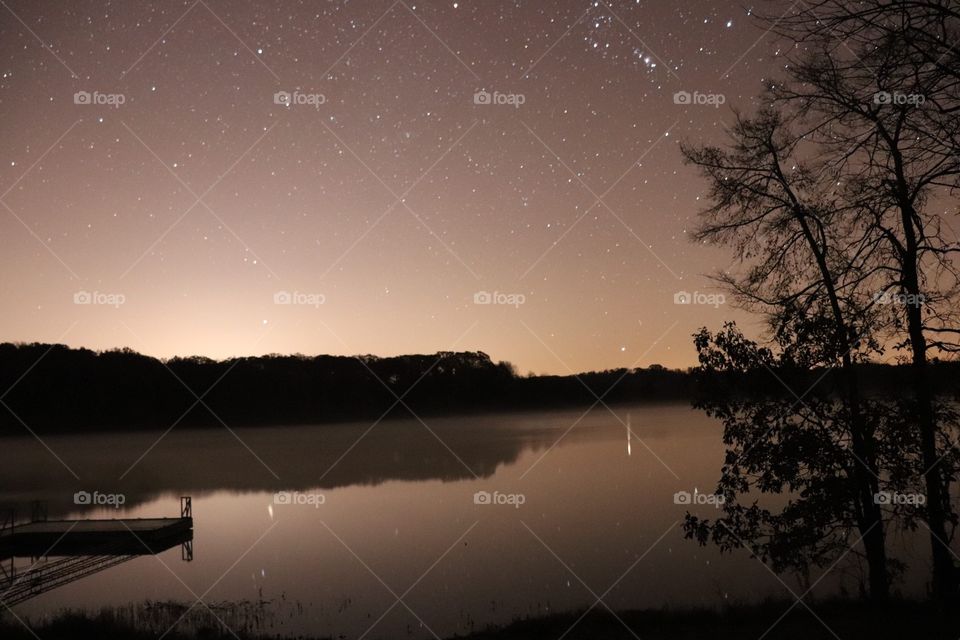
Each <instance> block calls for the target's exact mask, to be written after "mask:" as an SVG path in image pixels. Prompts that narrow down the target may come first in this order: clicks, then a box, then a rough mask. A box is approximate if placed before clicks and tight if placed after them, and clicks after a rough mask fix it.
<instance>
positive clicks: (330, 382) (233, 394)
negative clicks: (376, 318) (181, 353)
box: [0, 344, 960, 435]
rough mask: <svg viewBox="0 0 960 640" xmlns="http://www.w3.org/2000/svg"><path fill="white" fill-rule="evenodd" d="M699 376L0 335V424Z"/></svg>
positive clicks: (677, 392)
mask: <svg viewBox="0 0 960 640" xmlns="http://www.w3.org/2000/svg"><path fill="white" fill-rule="evenodd" d="M939 366H941V367H943V369H944V371H943V375H938V376H934V377H933V378H934V379H938V380H943V381H945V382H944V383H943V384H948V382H946V381H951V380H957V379H960V376H958V375H957V374H958V373H960V366H958V365H957V364H956V363H952V364H942V365H939ZM947 369H949V371H948V370H947ZM908 375H909V373H908V372H907V371H905V370H903V369H901V368H898V367H888V366H882V365H864V366H863V379H864V382H865V386H866V387H867V388H868V389H874V390H877V391H878V392H883V391H884V390H885V389H886V390H892V389H898V388H902V386H903V384H904V383H905V382H906V381H907V379H908ZM762 382H764V383H769V380H764V381H762ZM698 384H701V385H702V384H703V382H701V381H698V380H697V378H696V377H695V376H694V375H693V374H692V373H691V372H684V371H675V370H668V369H666V368H664V367H661V366H658V365H651V366H650V367H647V368H644V369H612V370H607V371H600V372H590V373H582V374H578V375H577V376H518V375H517V374H516V373H515V371H514V369H513V366H512V365H510V364H509V363H507V362H494V361H492V360H491V359H490V357H489V356H487V354H485V353H482V352H441V353H437V354H433V355H409V356H397V357H391V358H378V357H375V356H360V357H346V356H314V357H308V356H300V355H292V356H278V355H267V356H261V357H249V358H234V359H230V360H224V361H215V360H210V359H206V358H200V357H193V358H174V359H171V360H168V361H161V360H158V359H156V358H152V357H149V356H144V355H141V354H138V353H136V352H134V351H131V350H128V349H124V350H118V351H107V352H102V353H97V352H94V351H90V350H87V349H70V348H68V347H66V346H63V345H47V344H27V345H24V344H21V345H15V344H0V388H3V389H11V387H12V389H11V390H10V392H9V393H8V394H7V395H6V396H5V397H4V402H5V403H6V404H7V405H8V406H9V407H10V409H11V410H12V411H4V412H2V413H0V430H2V432H3V433H7V434H18V435H19V434H23V433H25V428H24V424H23V423H25V424H26V425H29V427H30V429H32V430H33V431H35V432H37V433H41V434H43V433H53V432H61V433H63V432H88V431H91V430H97V429H122V430H124V431H132V430H137V429H148V428H167V427H169V426H170V425H171V424H178V425H181V424H182V425H189V426H201V425H203V426H206V425H210V426H217V427H219V426H221V424H220V419H222V420H223V421H224V422H226V423H227V424H229V425H231V426H240V425H264V424H271V425H274V424H304V423H321V422H340V421H347V420H375V419H377V418H378V417H380V416H381V415H384V414H388V417H409V415H410V414H409V412H408V411H407V409H406V407H405V406H404V404H405V405H406V406H408V407H409V408H410V409H412V410H413V411H415V412H416V413H417V414H418V415H442V414H454V413H473V412H483V411H502V410H516V409H543V408H551V407H572V406H589V405H591V404H593V403H594V401H595V400H596V397H595V395H594V394H596V395H598V396H603V399H604V402H606V403H608V404H610V403H618V402H636V401H646V400H652V401H671V400H687V399H690V398H692V397H695V396H696V395H697V391H698V389H697V387H698ZM954 386H955V385H954ZM397 396H400V397H402V398H403V404H400V403H397ZM197 397H200V398H202V402H198V401H197ZM14 414H15V415H14ZM218 418H219V419H218ZM21 420H22V421H23V423H21Z"/></svg>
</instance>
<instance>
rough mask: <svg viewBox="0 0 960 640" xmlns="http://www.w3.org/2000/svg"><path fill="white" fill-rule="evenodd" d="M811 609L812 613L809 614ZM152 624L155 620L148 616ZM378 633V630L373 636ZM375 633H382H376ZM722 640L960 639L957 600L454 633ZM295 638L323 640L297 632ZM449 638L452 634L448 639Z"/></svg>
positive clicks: (48, 635)
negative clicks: (946, 604) (937, 604)
mask: <svg viewBox="0 0 960 640" xmlns="http://www.w3.org/2000/svg"><path fill="white" fill-rule="evenodd" d="M811 609H812V612H811ZM153 622H156V620H153ZM157 635H158V634H157V631H156V630H153V629H151V630H137V629H134V628H133V626H132V625H131V623H130V622H129V621H126V616H118V615H116V614H115V613H113V612H110V611H106V612H103V613H101V614H99V615H97V616H93V617H90V616H86V615H81V614H72V613H68V614H63V615H60V616H58V617H55V618H54V619H52V620H49V621H47V622H43V623H34V624H32V625H31V629H27V628H26V627H25V626H24V625H23V624H22V623H20V622H19V621H17V620H16V619H14V618H13V617H12V616H11V615H10V614H9V613H5V614H4V615H3V616H2V617H0V637H2V638H5V639H9V640H36V638H37V637H39V638H42V639H43V640H86V639H87V638H91V639H92V638H97V639H100V638H111V640H146V639H148V638H149V639H151V640H153V639H155V638H156V637H157ZM373 635H374V636H376V634H375V632H374V634H373ZM294 637H295V636H284V635H282V634H279V635H278V634H277V633H276V632H272V633H254V632H250V631H242V630H241V631H235V630H228V629H226V628H224V627H223V626H222V625H220V624H218V623H217V622H216V621H215V620H214V619H213V617H212V616H210V618H209V620H208V622H207V623H204V624H194V625H193V626H192V627H191V628H190V629H189V631H180V630H177V631H171V632H169V633H167V634H166V635H164V638H166V639H168V640H186V639H188V638H191V639H195V638H218V639H219V638H234V639H235V640H263V639H266V638H274V639H290V640H292V639H293V638H294ZM376 637H379V636H376ZM561 637H562V638H565V639H570V640H598V639H604V640H620V639H623V640H628V639H630V640H636V639H637V638H642V639H643V640H687V639H690V640H693V639H698V640H699V639H701V638H719V639H722V640H727V639H730V640H733V639H734V638H736V639H737V640H742V639H745V638H746V639H749V640H756V639H759V638H761V637H762V638H765V639H767V638H768V639H771V640H774V639H781V640H820V639H821V638H823V639H824V640H826V639H832V640H836V639H837V638H840V639H842V640H848V639H851V640H852V639H858V640H859V639H862V638H867V639H877V640H887V639H890V640H893V639H898V640H899V639H901V638H910V637H916V638H924V639H925V640H941V639H942V640H957V638H958V637H960V608H958V607H957V606H956V605H955V604H954V605H953V606H950V607H946V608H942V609H941V608H938V607H935V606H933V605H930V604H925V603H914V602H905V601H898V602H893V603H890V604H888V605H886V606H883V607H873V606H870V605H867V604H864V603H860V602H856V601H830V602H817V603H814V604H811V605H810V609H807V608H806V605H804V604H802V603H801V604H797V603H794V602H791V601H778V602H770V603H766V604H763V605H757V606H751V607H735V608H730V609H727V610H725V611H723V612H710V611H626V612H621V613H618V614H616V615H614V614H611V613H609V612H607V611H601V610H595V611H592V612H589V613H587V614H585V615H584V614H583V613H570V614H558V615H555V616H550V617H546V618H536V619H525V620H518V621H516V622H514V623H513V624H511V625H509V626H506V627H503V628H498V629H490V630H488V631H482V632H477V633H473V634H470V635H468V636H457V638H458V639H459V640H520V639H523V640H557V639H558V638H561ZM296 638H298V640H320V638H315V639H309V638H305V637H302V636H296ZM451 640H452V639H451Z"/></svg>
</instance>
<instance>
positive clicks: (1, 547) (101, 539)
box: [0, 497, 193, 607]
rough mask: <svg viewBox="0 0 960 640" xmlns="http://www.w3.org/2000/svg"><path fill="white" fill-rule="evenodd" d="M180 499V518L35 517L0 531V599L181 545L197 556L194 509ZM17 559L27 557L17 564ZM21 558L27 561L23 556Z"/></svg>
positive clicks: (26, 595) (184, 553)
mask: <svg viewBox="0 0 960 640" xmlns="http://www.w3.org/2000/svg"><path fill="white" fill-rule="evenodd" d="M191 502H192V501H191V499H190V498H189V497H183V498H181V499H180V517H179V518H117V519H102V520H46V519H33V520H32V521H30V522H26V523H21V524H15V523H13V521H12V520H11V521H10V522H11V524H10V525H9V526H4V527H3V528H2V529H0V603H2V604H3V605H5V606H7V607H11V606H13V605H15V604H19V603H21V602H24V601H25V600H29V599H31V598H35V597H37V596H38V595H40V594H42V593H46V592H47V591H50V590H51V589H55V588H57V587H59V586H63V585H65V584H69V583H71V582H74V581H76V580H79V579H81V578H85V577H87V576H89V575H92V574H94V573H98V572H100V571H103V570H105V569H109V568H110V567H114V566H117V565H118V564H122V563H124V562H127V561H128V560H132V559H133V558H136V557H139V556H146V555H154V554H158V553H161V552H163V551H166V550H167V549H171V548H173V547H174V546H177V545H180V547H181V559H182V560H184V561H187V562H189V561H191V560H193V508H192V505H191ZM17 558H21V559H29V560H30V564H29V566H26V567H18V566H17V565H18V563H17ZM21 562H23V561H22V560H21Z"/></svg>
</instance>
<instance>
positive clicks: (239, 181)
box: [0, 0, 787, 373]
mask: <svg viewBox="0 0 960 640" xmlns="http://www.w3.org/2000/svg"><path fill="white" fill-rule="evenodd" d="M786 6H787V5H783V6H782V7H781V6H780V5H778V4H777V3H773V2H770V3H767V2H763V3H761V5H759V6H758V9H761V8H762V9H763V10H764V11H765V12H768V13H772V14H775V15H779V14H780V13H782V11H783V10H785V9H786ZM749 11H750V9H749V8H745V7H744V6H743V5H741V4H740V3H737V2H729V1H726V2H721V1H713V0H696V1H695V2H694V1H684V2H668V1H664V0H649V1H639V0H637V1H630V2H627V1H625V0H616V1H611V2H609V3H606V2H602V1H601V2H582V1H572V0H571V1H566V0H564V1H556V2H546V1H536V2H534V1H530V2H497V1H495V0H482V1H477V0H457V1H454V0H443V1H436V2H426V3H421V2H413V1H411V0H406V1H404V0H397V1H396V2H391V1H390V0H383V1H381V0H364V1H358V0H348V1H338V2H323V1H319V0H314V1H310V2H306V1H300V2H295V1H286V0H284V1H279V2H262V1H255V0H230V1H225V0H208V1H204V0H197V1H196V2H191V1H186V2H180V1H170V2H137V1H123V2H110V1H106V2H102V1H101V2H69V3H64V2H46V1H40V0H3V1H2V2H0V76H2V77H0V123H2V127H3V129H2V131H3V139H4V144H3V145H2V148H0V195H2V197H0V254H2V261H3V269H2V271H0V295H2V297H3V301H4V303H3V308H4V313H3V315H2V316H0V340H3V341H28V342H33V341H42V342H60V343H65V344H68V345H70V346H75V347H79V346H83V347H88V348H93V349H108V348H114V347H124V346H128V347H130V348H133V349H135V350H138V351H141V352H143V353H146V354H150V355H155V356H160V357H170V356H173V355H194V354H198V355H205V356H210V357H214V358H224V357H229V356H233V355H248V354H262V353H294V352H299V353H305V354H316V353H333V354H358V353H372V354H378V355H394V354H402V353H424V352H434V351H438V350H482V351H485V352H487V353H489V354H490V355H491V356H492V357H493V358H494V359H498V360H499V359H503V360H509V361H511V362H513V363H515V364H516V365H517V367H518V369H519V371H520V372H521V373H525V372H528V371H533V372H537V373H541V372H555V373H568V372H569V371H571V370H572V371H582V370H590V369H604V368H612V367H621V366H646V365H649V364H651V363H661V364H664V365H667V366H672V367H673V366H677V367H680V366H684V367H685V366H689V365H692V364H694V363H695V352H694V349H693V346H692V343H691V339H690V334H691V333H692V332H693V331H694V330H695V329H696V328H697V327H699V326H701V325H708V326H710V327H711V328H716V327H718V326H719V325H720V324H721V322H722V321H723V320H725V319H735V318H740V319H743V315H742V314H738V313H737V312H735V311H734V310H733V309H731V308H730V306H729V305H726V306H719V307H717V308H715V307H714V306H712V305H710V304H690V305H677V304H674V295H675V294H676V293H677V292H678V291H688V292H691V293H692V292H711V291H715V289H712V288H711V285H710V283H709V281H708V279H707V278H706V277H705V274H708V273H710V272H712V271H714V270H717V269H725V268H727V267H728V266H729V264H730V255H729V254H728V253H725V252H723V251H720V250H718V249H713V248H708V247H704V246H698V245H697V244H695V243H693V242H691V241H690V239H689V233H690V230H691V228H692V227H693V226H694V223H695V217H696V212H697V210H698V209H699V208H700V207H702V206H703V202H702V201H698V198H699V197H700V196H701V194H702V193H703V192H704V191H705V187H706V184H705V183H704V182H703V181H701V180H700V178H699V177H698V176H697V174H696V172H695V170H694V169H692V168H689V167H684V166H683V164H682V162H681V157H680V153H679V149H678V143H679V142H680V141H682V140H686V141H690V142H697V141H710V142H719V141H721V140H722V135H723V127H724V126H725V123H726V124H729V123H730V122H731V121H732V111H731V108H741V109H743V110H746V111H749V110H752V109H753V108H755V107H756V102H755V99H754V96H755V95H757V94H758V93H759V92H760V91H761V89H762V87H763V83H764V81H765V80H767V79H769V78H770V77H771V75H774V74H776V73H777V69H778V68H782V66H783V64H784V59H783V58H782V57H778V54H779V55H780V56H782V55H783V53H785V52H782V51H777V45H776V42H775V38H774V36H772V35H771V34H766V35H764V32H763V29H762V28H761V26H760V25H759V24H758V23H757V22H756V20H755V18H753V17H751V16H750V15H749ZM678 91H687V92H690V93H691V94H692V93H693V92H699V94H701V98H703V96H704V95H706V94H722V95H723V97H724V100H725V103H724V104H722V105H720V106H719V108H718V107H717V106H716V105H712V104H675V100H674V97H675V93H676V92H678ZM84 92H86V93H84ZM278 92H286V93H287V94H288V95H289V96H291V97H290V98H289V99H287V98H286V97H285V96H284V95H282V94H281V95H279V96H277V95H276V94H277V93H278ZM478 92H488V94H489V95H490V102H491V104H484V103H483V102H484V101H485V96H486V95H487V94H484V93H481V94H480V95H479V96H478V95H477V94H478ZM88 96H89V99H88ZM715 101H716V100H714V102H715ZM477 102H480V104H477ZM481 292H488V293H489V294H491V295H490V296H489V297H485V296H484V295H483V294H482V293H481ZM494 292H496V293H497V295H496V296H493V295H492V294H493V293H494ZM287 294H289V295H287ZM478 294H479V295H478ZM487 299H489V300H490V301H491V303H490V304H478V302H481V303H482V302H485V301H486V300H487ZM286 302H289V303H290V304H285V303H286Z"/></svg>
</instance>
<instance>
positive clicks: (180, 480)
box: [0, 415, 619, 517]
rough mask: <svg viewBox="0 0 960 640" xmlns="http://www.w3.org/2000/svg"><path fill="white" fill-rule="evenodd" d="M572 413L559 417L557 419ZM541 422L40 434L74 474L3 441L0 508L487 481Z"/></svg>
mask: <svg viewBox="0 0 960 640" xmlns="http://www.w3.org/2000/svg"><path fill="white" fill-rule="evenodd" d="M575 418H576V417H575V416H572V415H571V416H563V417H562V419H563V421H564V423H570V422H573V420H574V419H575ZM524 420H528V421H527V422H526V423H525V422H524ZM540 420H543V418H542V417H540V418H534V417H531V418H529V419H525V418H523V417H519V418H517V419H515V420H510V419H506V420H505V419H504V417H502V416H498V417H497V418H493V417H477V418H474V419H470V420H463V419H436V420H430V421H429V423H427V424H426V425H425V424H421V423H420V422H418V421H416V420H398V421H394V422H391V423H389V424H387V423H384V422H381V423H379V424H377V425H376V426H373V427H371V424H370V423H354V424H339V425H326V426H288V427H282V428H277V427H252V428H249V429H244V430H243V431H242V433H240V434H238V436H239V438H238V437H234V435H232V434H231V433H230V432H229V431H228V430H226V429H224V428H220V429H201V430H197V429H187V428H177V429H174V430H172V431H170V432H169V433H168V434H167V435H166V436H164V437H163V438H160V436H161V434H162V431H147V432H137V433H131V434H125V435H123V436H118V435H109V436H103V437H82V438H81V437H79V436H53V437H51V438H46V439H45V440H46V442H47V443H48V444H49V445H50V446H51V447H52V449H53V450H54V451H56V452H57V453H58V455H60V456H61V458H62V459H63V461H64V462H65V463H66V464H67V465H69V467H70V468H71V469H73V470H74V471H75V472H76V474H77V475H78V476H79V480H78V479H77V478H74V477H73V476H72V475H71V474H70V473H69V471H68V470H67V469H66V467H64V466H63V465H61V464H60V462H59V461H58V460H56V459H55V458H54V457H53V456H51V455H50V453H49V452H48V451H47V450H46V449H45V448H43V447H41V446H39V445H38V443H37V442H36V440H34V439H33V438H29V437H27V438H11V439H8V440H7V441H6V442H5V444H4V456H3V458H4V464H3V465H2V466H0V487H2V489H0V505H2V506H3V507H4V508H16V510H17V512H18V514H20V515H22V516H29V513H30V508H31V502H32V501H42V502H44V503H45V504H46V506H47V508H48V510H49V515H50V517H58V516H61V515H63V514H65V513H70V512H77V511H78V510H81V509H82V508H83V507H78V506H77V505H76V504H75V502H74V493H75V492H77V491H87V492H91V493H92V492H93V491H99V492H101V493H111V494H112V493H117V494H122V495H123V496H124V504H123V505H122V506H123V507H124V508H130V507H135V506H136V505H137V504H140V503H143V502H147V501H150V500H153V499H155V498H157V497H159V496H161V495H166V494H176V495H193V496H202V495H203V494H204V493H209V492H213V491H219V490H227V491H235V492H241V493H243V492H254V491H271V492H273V491H280V490H287V491H292V490H305V489H315V488H319V489H333V488H337V487H344V486H348V485H376V484H380V483H383V482H387V481H391V480H400V481H430V480H440V481H444V482H452V481H458V480H472V479H474V478H488V477H490V476H492V475H493V473H494V471H495V470H496V469H497V467H498V466H500V465H505V464H510V463H512V462H515V461H516V460H517V458H518V457H519V456H520V454H521V453H522V452H523V451H524V450H526V449H532V450H540V449H543V448H546V447H548V446H550V444H552V442H553V441H554V440H555V439H556V437H557V432H556V429H555V428H548V427H547V426H546V425H545V424H543V425H541V424H540ZM505 427H509V428H505ZM585 428H586V429H588V430H589V425H586V426H585ZM616 433H617V434H619V431H617V432H616ZM574 437H576V436H571V439H573V438H574ZM158 439H159V441H158ZM241 439H242V442H241ZM147 452H149V453H147ZM145 454H146V455H145ZM155 515H168V514H155Z"/></svg>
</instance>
